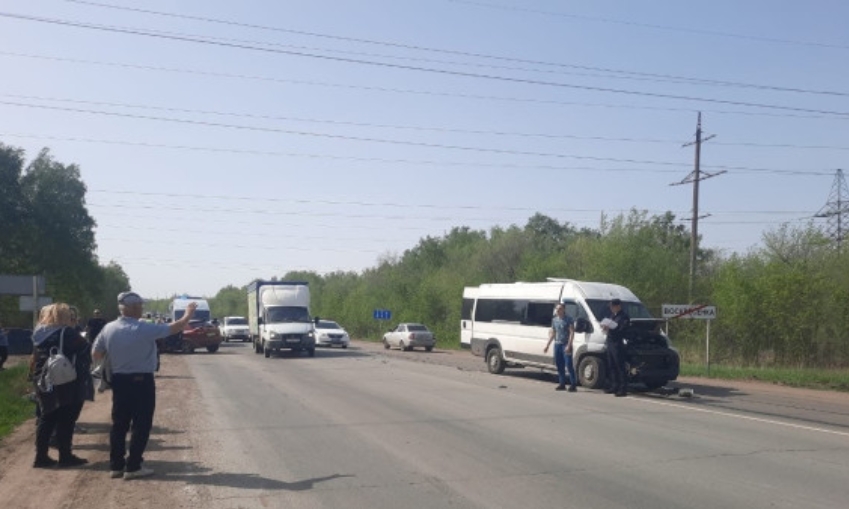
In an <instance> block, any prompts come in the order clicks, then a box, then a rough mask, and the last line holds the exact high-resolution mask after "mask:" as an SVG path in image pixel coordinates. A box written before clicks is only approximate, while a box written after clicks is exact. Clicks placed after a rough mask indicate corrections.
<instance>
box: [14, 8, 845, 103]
mask: <svg viewBox="0 0 849 509" xmlns="http://www.w3.org/2000/svg"><path fill="white" fill-rule="evenodd" d="M0 17H4V18H8V19H17V20H22V21H32V22H37V23H47V24H54V25H61V26H68V27H74V28H83V29H89V30H98V31H106V32H113V33H121V34H126V35H137V36H143V37H152V38H159V39H166V40H172V41H180V42H190V43H196V44H207V45H213V46H218V47H226V48H232V49H242V50H249V51H259V52H264V53H275V54H282V55H290V56H296V57H304V58H313V59H320V60H327V61H334V62H344V63H350V64H358V65H367V66H374V67H382V68H390V69H398V70H405V71H416V72H424V73H432V74H440V75H446V76H457V77H463V78H474V79H484V80H491V81H500V82H506V83H515V84H522V85H536V86H545V87H555V88H567V89H572V90H583V91H588V92H602V93H610V94H621V95H629V96H640V97H651V98H657V99H671V100H678V101H690V102H701V103H710V104H725V105H732V106H744V107H749V108H758V109H775V110H782V111H793V112H803V113H817V114H822V115H834V116H838V117H847V118H849V112H844V111H834V110H823V109H817V108H801V107H795V106H783V105H777V104H767V103H755V102H748V101H734V100H730V99H716V98H706V97H696V96H688V95H679V94H664V93H659V92H645V91H638V90H629V89H621V88H611V87H601V86H591V85H578V84H575V83H564V82H554V81H543V80H534V79H528V78H518V77H510V76H500V75H494V74H481V73H473V72H464V71H456V70H448V69H439V68H435V67H421V66H414V65H405V64H397V63H388V62H378V61H374V60H365V59H360V58H346V57H337V56H331V55H321V54H317V53H309V52H306V51H294V50H285V49H280V48H267V47H260V46H256V45H253V44H246V43H235V42H224V41H220V40H214V39H210V38H204V37H202V36H195V35H185V34H178V33H161V32H155V31H150V30H146V29H139V28H134V27H121V26H108V25H99V24H93V23H85V22H78V21H71V20H63V19H57V18H46V17H42V16H31V15H25V14H16V13H9V12H0Z"/></svg>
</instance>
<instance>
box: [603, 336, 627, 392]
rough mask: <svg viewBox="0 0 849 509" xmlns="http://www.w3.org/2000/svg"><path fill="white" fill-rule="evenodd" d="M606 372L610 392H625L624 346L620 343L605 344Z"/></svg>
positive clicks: (609, 342) (610, 342)
mask: <svg viewBox="0 0 849 509" xmlns="http://www.w3.org/2000/svg"><path fill="white" fill-rule="evenodd" d="M607 372H608V377H609V378H608V380H609V386H610V390H612V391H613V392H626V390H627V389H628V374H627V373H626V371H625V345H624V344H622V342H621V341H608V342H607Z"/></svg>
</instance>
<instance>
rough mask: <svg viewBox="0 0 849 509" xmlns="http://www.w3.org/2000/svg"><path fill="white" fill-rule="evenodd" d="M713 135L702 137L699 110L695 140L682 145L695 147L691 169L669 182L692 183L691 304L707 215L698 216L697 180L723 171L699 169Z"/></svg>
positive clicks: (689, 290)
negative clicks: (701, 225)
mask: <svg viewBox="0 0 849 509" xmlns="http://www.w3.org/2000/svg"><path fill="white" fill-rule="evenodd" d="M715 136H716V135H714V134H711V135H710V136H707V137H704V138H703V137H702V112H699V116H698V120H697V122H696V140H695V141H692V142H689V143H685V144H684V145H682V146H684V147H689V146H693V145H695V147H696V157H695V165H694V168H693V171H692V172H690V174H689V175H687V177H686V178H685V179H684V180H682V181H681V182H676V183H674V184H671V185H673V186H679V185H682V184H689V183H690V182H692V183H693V216H692V218H691V226H690V283H689V288H688V290H687V298H688V300H689V302H690V303H691V304H692V302H693V289H694V288H695V285H696V261H697V257H698V252H699V219H702V218H704V217H708V216H702V217H701V218H700V217H699V182H701V181H702V180H706V179H709V178H712V177H716V176H717V175H722V174H723V173H725V170H723V171H720V172H716V173H707V172H703V171H702V169H701V159H702V143H703V142H705V141H708V140H710V139H711V138H714V137H715Z"/></svg>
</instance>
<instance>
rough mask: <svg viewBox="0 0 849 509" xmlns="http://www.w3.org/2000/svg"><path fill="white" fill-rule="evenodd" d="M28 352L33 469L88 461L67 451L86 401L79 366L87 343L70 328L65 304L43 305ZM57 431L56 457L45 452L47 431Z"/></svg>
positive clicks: (83, 371)
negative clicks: (34, 414) (35, 412)
mask: <svg viewBox="0 0 849 509" xmlns="http://www.w3.org/2000/svg"><path fill="white" fill-rule="evenodd" d="M32 341H33V345H34V348H33V353H32V359H31V361H30V379H31V380H32V381H33V382H34V384H35V394H36V401H37V403H38V409H39V418H38V420H37V423H36V433H35V461H34V462H33V465H32V466H33V467H34V468H48V467H53V466H57V465H58V466H60V467H72V466H79V465H85V464H86V463H88V460H85V459H83V458H80V457H78V456H75V455H74V454H73V453H72V452H71V447H72V443H73V437H74V425H75V424H76V420H77V418H78V417H79V415H80V410H81V409H82V406H83V402H84V400H85V395H86V394H85V389H86V388H85V385H84V383H83V381H84V380H85V379H86V377H87V376H88V372H87V369H86V368H85V366H84V360H85V356H86V355H85V354H86V351H87V350H88V349H89V343H88V342H87V341H86V340H85V338H84V337H82V335H80V333H79V332H78V331H77V330H76V329H75V328H74V323H73V315H72V312H71V309H70V308H69V307H68V305H67V304H61V303H57V304H51V305H49V306H45V307H44V308H42V310H41V314H40V315H39V321H38V326H37V327H36V328H35V330H34V331H33V334H32ZM54 430H55V431H56V440H57V442H58V449H59V461H56V460H54V459H53V458H51V457H50V456H49V455H48V453H47V451H48V447H49V444H50V435H51V434H52V433H53V431H54Z"/></svg>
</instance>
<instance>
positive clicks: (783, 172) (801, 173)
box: [0, 101, 831, 177]
mask: <svg viewBox="0 0 849 509" xmlns="http://www.w3.org/2000/svg"><path fill="white" fill-rule="evenodd" d="M0 104H2V101H0ZM0 136H8V137H12V138H15V137H17V138H32V139H44V140H53V141H69V142H76V143H102V144H106V145H126V146H133V147H143V148H166V149H174V150H191V151H201V152H213V153H232V154H251V155H260V156H277V157H304V158H309V159H330V160H340V161H359V162H368V163H385V164H414V165H428V166H445V167H474V168H506V169H535V170H562V171H592V172H604V173H619V172H624V173H677V172H678V170H677V167H679V166H681V164H679V163H676V162H672V161H640V162H638V163H636V164H647V165H660V166H670V167H675V168H676V169H668V170H667V169H658V168H652V169H646V168H598V167H594V166H559V165H545V164H514V163H484V162H479V161H442V160H427V159H396V158H380V157H356V156H335V155H331V154H323V153H322V154H316V153H305V152H275V151H263V150H246V149H237V148H224V147H202V146H194V145H169V144H162V143H147V142H135V141H124V140H103V139H94V138H79V137H66V136H52V135H34V134H21V133H9V132H0ZM575 157H582V156H575ZM626 162H627V161H626ZM705 167H706V168H714V169H726V170H734V171H735V172H738V173H768V174H769V173H771V174H777V175H788V176H801V177H811V176H830V175H831V173H830V172H825V171H816V170H782V169H771V168H753V167H747V166H723V165H714V166H705Z"/></svg>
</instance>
